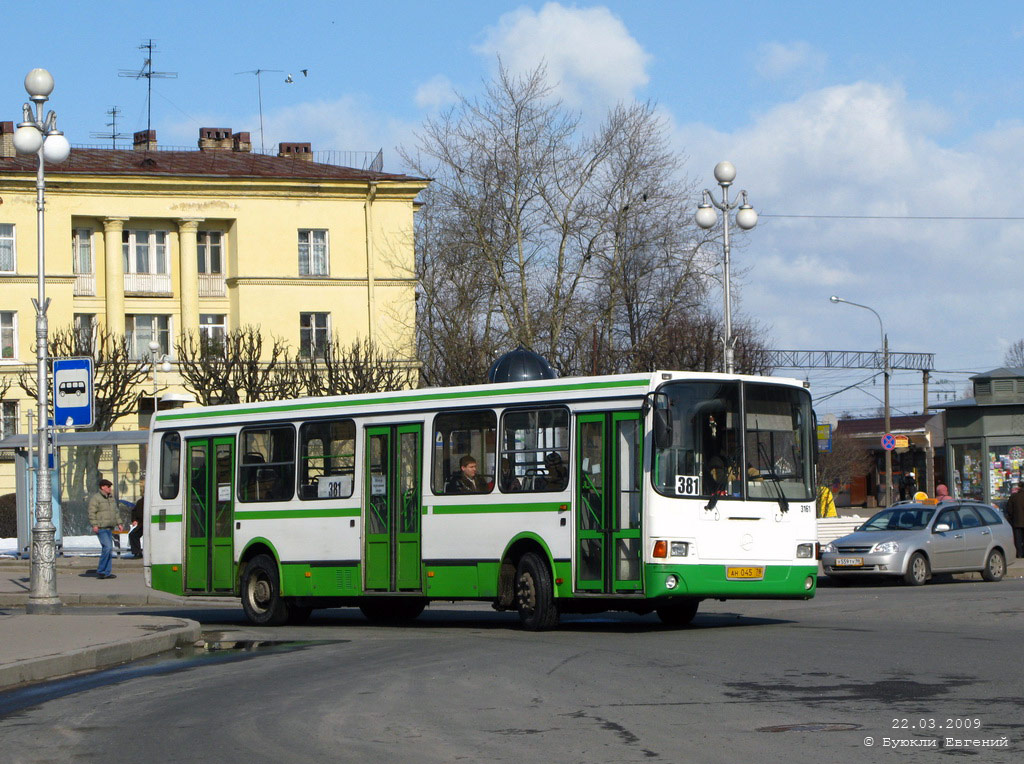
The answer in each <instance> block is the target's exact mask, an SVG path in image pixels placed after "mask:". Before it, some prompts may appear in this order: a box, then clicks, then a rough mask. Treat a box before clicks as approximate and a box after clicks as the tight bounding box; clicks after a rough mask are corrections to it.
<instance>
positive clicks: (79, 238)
mask: <svg viewBox="0 0 1024 764" xmlns="http://www.w3.org/2000/svg"><path fill="white" fill-rule="evenodd" d="M71 264H72V268H73V269H74V271H75V273H92V272H93V265H92V229H91V228H75V229H73V230H72V231H71Z"/></svg>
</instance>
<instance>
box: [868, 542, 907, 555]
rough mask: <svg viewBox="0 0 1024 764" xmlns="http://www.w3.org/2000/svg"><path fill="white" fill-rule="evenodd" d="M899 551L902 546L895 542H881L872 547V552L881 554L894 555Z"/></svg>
mask: <svg viewBox="0 0 1024 764" xmlns="http://www.w3.org/2000/svg"><path fill="white" fill-rule="evenodd" d="M898 551H900V545H899V544H897V543H896V542H895V541H881V542H879V543H877V544H875V545H874V546H873V547H871V552H878V553H880V554H892V553H893V552H898Z"/></svg>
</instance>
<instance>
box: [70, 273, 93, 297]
mask: <svg viewBox="0 0 1024 764" xmlns="http://www.w3.org/2000/svg"><path fill="white" fill-rule="evenodd" d="M94 294H96V274H95V273H76V274H75V297H91V296H92V295H94Z"/></svg>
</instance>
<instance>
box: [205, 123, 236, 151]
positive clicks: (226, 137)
mask: <svg viewBox="0 0 1024 764" xmlns="http://www.w3.org/2000/svg"><path fill="white" fill-rule="evenodd" d="M231 148H232V136H231V128H230V127H200V128H199V150H200V151H209V150H210V149H231Z"/></svg>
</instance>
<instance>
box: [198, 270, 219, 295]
mask: <svg viewBox="0 0 1024 764" xmlns="http://www.w3.org/2000/svg"><path fill="white" fill-rule="evenodd" d="M199 296H200V297H223V296H224V274H223V273H200V274H199Z"/></svg>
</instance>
